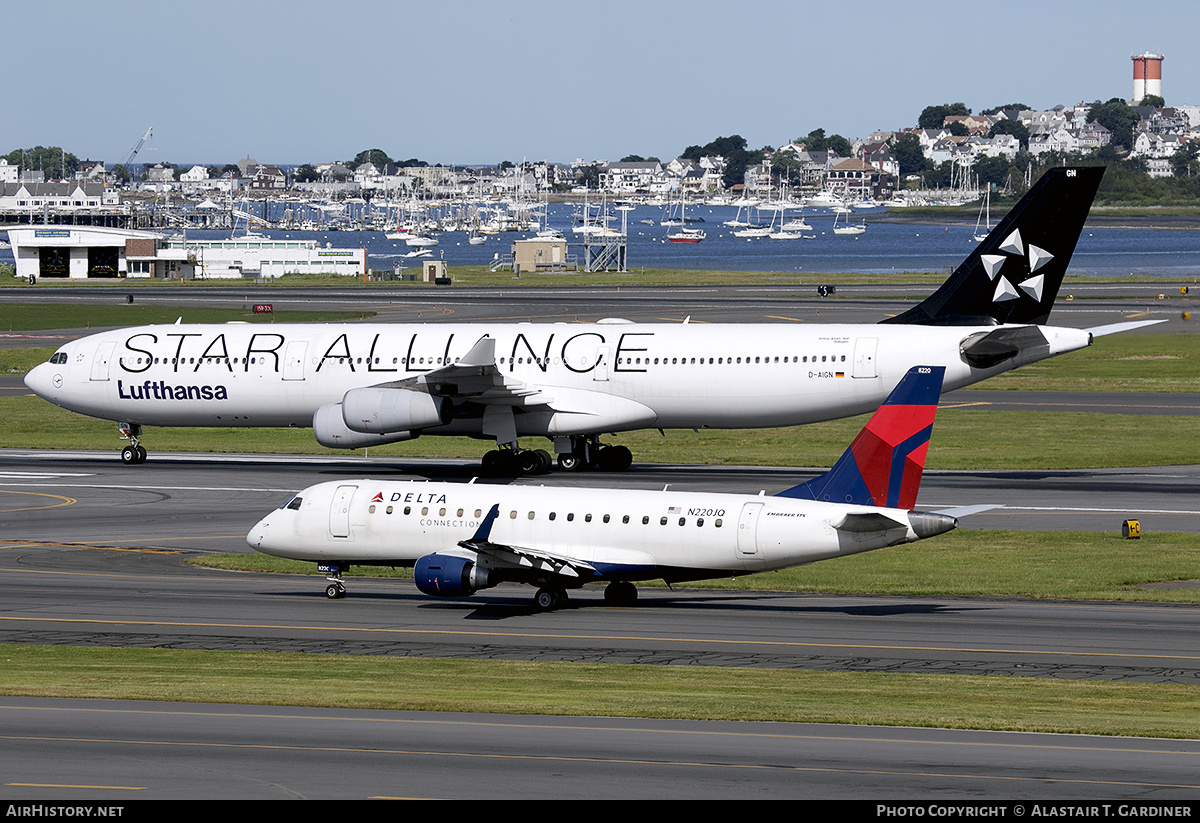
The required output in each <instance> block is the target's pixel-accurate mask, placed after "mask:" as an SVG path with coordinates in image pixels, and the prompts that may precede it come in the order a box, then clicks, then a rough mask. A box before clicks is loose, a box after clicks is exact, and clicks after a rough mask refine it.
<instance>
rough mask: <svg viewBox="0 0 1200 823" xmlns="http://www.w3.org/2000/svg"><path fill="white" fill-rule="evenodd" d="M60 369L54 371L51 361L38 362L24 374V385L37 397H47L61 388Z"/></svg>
mask: <svg viewBox="0 0 1200 823" xmlns="http://www.w3.org/2000/svg"><path fill="white" fill-rule="evenodd" d="M62 384H63V377H62V372H61V371H57V372H56V371H55V369H54V364H52V363H38V364H37V365H36V366H34V367H33V368H32V369H30V370H29V371H28V372H27V373H26V375H25V386H26V387H27V388H28V389H29V390H30V391H31V392H33V393H34V394H36V395H37V396H38V397H42V398H45V399H49V398H51V397H53V396H54V395H55V394H56V393H57V390H58V389H60V388H62Z"/></svg>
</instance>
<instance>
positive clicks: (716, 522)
mask: <svg viewBox="0 0 1200 823" xmlns="http://www.w3.org/2000/svg"><path fill="white" fill-rule="evenodd" d="M713 525H714V526H716V527H717V528H718V529H719V528H721V518H719V517H718V518H717V519H716V520H715V521H713Z"/></svg>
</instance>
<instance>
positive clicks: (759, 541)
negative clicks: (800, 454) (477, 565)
mask: <svg viewBox="0 0 1200 823" xmlns="http://www.w3.org/2000/svg"><path fill="white" fill-rule="evenodd" d="M297 498H299V499H300V502H299V503H295V502H294V501H295V498H294V499H293V501H292V502H291V503H289V504H288V505H292V506H294V507H295V508H288V507H287V505H285V506H284V507H281V508H279V509H276V510H275V511H273V512H271V513H270V514H268V515H267V516H266V517H264V518H263V519H262V520H261V521H260V522H259V523H258V524H257V525H256V526H254V528H253V529H251V530H250V532H249V534H248V535H247V538H246V539H247V541H248V542H249V544H250V546H252V547H253V548H255V549H257V550H258V551H261V552H264V553H266V554H273V555H278V556H281V557H288V558H292V559H296V560H312V561H316V562H320V563H331V564H339V565H341V566H343V567H345V566H346V565H348V564H359V565H380V566H387V565H395V566H409V565H412V564H413V563H414V562H415V561H416V560H417V559H418V558H420V557H422V556H425V555H429V554H432V553H434V552H438V553H443V554H447V553H448V554H452V555H459V556H468V557H472V558H474V557H475V553H474V552H471V551H469V550H467V549H464V548H462V547H459V546H458V543H459V541H462V540H470V538H471V537H472V535H474V533H475V531H476V529H478V528H479V524H480V523H481V522H482V520H483V519H484V518H485V517H486V515H487V513H488V511H489V510H490V509H491V507H492V506H493V505H498V506H499V516H498V517H497V518H496V520H495V522H494V524H493V526H492V528H491V532H490V535H489V538H488V539H489V541H490V542H491V543H493V544H500V545H503V546H511V547H519V548H520V549H522V550H529V551H531V552H535V553H536V552H545V553H546V554H547V555H551V556H553V557H555V558H558V559H566V560H569V561H571V562H573V563H577V564H579V565H586V566H588V567H591V568H592V569H594V570H595V574H594V575H593V578H594V579H622V578H623V579H628V580H644V579H653V578H659V577H664V578H666V579H668V580H689V579H701V578H704V577H716V576H724V575H726V574H747V573H751V572H760V571H768V570H772V569H782V568H787V567H789V566H796V565H801V564H805V563H812V562H814V561H817V560H824V559H827V558H831V557H837V556H840V555H846V554H854V553H857V552H862V551H869V550H871V549H878V548H883V547H885V546H891V545H896V544H898V543H904V542H909V541H912V540H917V539H919V536H918V534H917V533H916V532H915V531H914V530H913V527H912V526H911V525H909V520H908V517H909V512H907V511H905V510H903V509H887V508H874V507H871V506H853V505H846V504H835V503H823V502H815V501H811V500H798V499H794V498H787V497H766V496H757V497H756V496H749V495H744V494H713V493H705V492H655V491H631V490H614V489H597V488H588V489H575V488H555V487H545V486H536V487H535V486H494V485H477V484H466V485H463V484H447V483H428V482H417V481H414V482H397V481H381V480H345V481H331V482H327V483H321V484H318V485H316V486H312V487H310V488H308V489H305V490H304V491H302V492H300V493H299V494H298V495H297ZM848 514H875V515H882V517H881V518H880V520H881V521H883V520H887V521H888V523H886V524H885V525H884V526H883V527H881V528H879V529H877V530H871V531H865V530H862V529H859V530H839V529H838V528H837V527H838V525H839V524H841V523H842V521H843V520H845V518H846V516H847V515H848ZM584 576H585V577H586V575H584ZM578 582H579V583H586V582H588V580H587V579H581V580H579V581H578Z"/></svg>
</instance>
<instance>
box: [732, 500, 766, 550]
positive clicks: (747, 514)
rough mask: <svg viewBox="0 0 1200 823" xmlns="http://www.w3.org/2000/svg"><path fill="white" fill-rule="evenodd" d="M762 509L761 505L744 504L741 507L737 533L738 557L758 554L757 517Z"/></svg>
mask: <svg viewBox="0 0 1200 823" xmlns="http://www.w3.org/2000/svg"><path fill="white" fill-rule="evenodd" d="M762 508H763V504H762V503H746V504H744V505H743V506H742V514H741V516H740V517H739V518H738V533H737V544H738V556H739V557H754V556H756V555H757V554H758V515H759V513H760V512H761V511H762Z"/></svg>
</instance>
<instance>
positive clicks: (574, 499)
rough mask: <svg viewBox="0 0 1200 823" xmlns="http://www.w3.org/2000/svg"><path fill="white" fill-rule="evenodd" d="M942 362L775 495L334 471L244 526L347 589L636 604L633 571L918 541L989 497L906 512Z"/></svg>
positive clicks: (812, 555)
mask: <svg viewBox="0 0 1200 823" xmlns="http://www.w3.org/2000/svg"><path fill="white" fill-rule="evenodd" d="M944 374H945V369H944V368H943V367H942V366H918V367H914V368H913V369H911V370H910V371H909V372H908V373H907V374H906V375H905V376H904V377H903V379H902V380H901V381H900V383H899V385H898V386H897V387H896V388H895V390H894V391H893V392H892V393H891V395H890V396H889V397H888V399H887V401H886V402H885V403H884V404H883V405H882V406H881V407H880V408H879V409H878V410H877V411H876V412H875V414H874V415H872V417H871V419H870V421H869V422H868V423H867V425H866V427H865V428H864V429H863V430H862V431H861V432H860V433H859V435H858V437H856V438H855V439H854V442H853V443H852V444H851V445H850V448H848V449H847V450H846V452H845V453H844V454H843V455H842V457H841V459H839V460H838V462H837V463H836V464H835V465H834V467H833V468H832V469H830V471H829V472H827V473H826V474H824V475H822V476H820V477H817V478H815V479H813V480H809V481H807V482H805V483H801V484H800V485H798V486H794V487H792V488H790V489H787V490H785V491H783V492H780V493H779V494H777V495H774V496H772V497H767V496H765V495H759V496H751V495H745V494H713V493H701V492H670V491H661V492H656V491H644V490H624V489H602V488H550V487H546V486H514V485H490V484H475V483H474V482H472V483H466V484H459V483H430V482H417V481H412V482H397V481H389V480H370V479H364V480H335V481H330V482H326V483H321V484H318V485H316V486H312V487H310V488H307V489H305V490H304V491H302V492H300V493H299V494H297V495H296V496H295V497H293V498H292V499H291V500H289V501H288V502H287V503H285V504H284V505H283V506H281V507H280V508H278V509H276V510H275V511H273V512H271V513H270V514H268V515H267V516H266V517H264V518H263V519H262V520H261V521H259V523H258V524H257V525H255V526H254V528H252V529H251V530H250V533H249V534H248V535H247V536H246V539H247V541H248V542H249V544H250V546H251V547H253V548H255V549H257V550H258V551H260V552H264V553H266V554H272V555H277V556H280V557H288V558H293V559H297V560H312V561H316V562H317V563H319V564H321V567H322V569H323V570H324V571H326V572H328V573H329V574H330V578H329V583H328V586H327V587H326V591H325V593H326V596H327V597H330V598H332V599H337V598H340V597H343V596H344V595H345V592H346V589H345V584H344V582H343V579H342V572H343V571H345V570H347V569H348V568H349V567H350V566H351V565H368V566H412V567H413V577H414V578H415V581H416V584H417V588H419V589H420V590H421V591H422V592H424V593H425V594H428V595H433V596H436V597H465V596H467V595H471V594H474V593H475V592H476V591H478V590H480V589H486V588H490V587H492V586H495V585H497V584H499V583H505V582H515V583H526V584H530V585H534V586H537V587H538V591H537V595H536V597H535V603H536V605H537V606H538V608H541V609H552V608H557V607H558V606H561V605H563V604H564V603H565V602H566V600H567V592H568V591H569V590H572V589H577V588H579V587H581V586H583V585H585V584H587V583H599V582H607V583H608V587H607V588H606V589H605V599H606V600H607V601H609V602H612V603H619V604H629V603H632V602H634V601H635V600H636V598H637V589H636V587H635V583H636V582H637V581H644V580H655V579H659V578H661V579H663V580H666V581H667V582H668V583H674V582H682V581H687V580H701V579H705V578H718V577H727V576H734V575H739V576H740V575H745V574H750V573H753V572H762V571H770V570H774V569H783V568H787V567H789V566H798V565H802V564H806V563H814V562H816V561H818V560H826V559H829V558H833V557H841V556H844V555H848V554H857V553H859V552H865V551H871V550H872V549H881V548H884V547H886V546H895V545H898V544H900V543H908V542H912V541H914V540H921V539H923V538H926V537H933V536H934V535H938V534H942V533H944V532H947V531H950V530H951V529H953V528H955V527H956V526H957V525H958V520H957V517H958V516H961V515H964V514H970V513H972V512H974V511H978V510H981V509H986V508H991V507H990V506H976V507H968V508H963V509H952V510H947V511H939V512H919V511H913V507H914V506H915V505H916V499H917V491H918V488H919V486H920V483H921V475H922V473H923V471H924V468H925V455H926V451H927V449H928V446H929V438H930V434H931V432H932V430H933V420H934V416H935V415H936V413H937V402H938V394H939V392H940V389H941V386H942V380H943V377H944Z"/></svg>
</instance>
